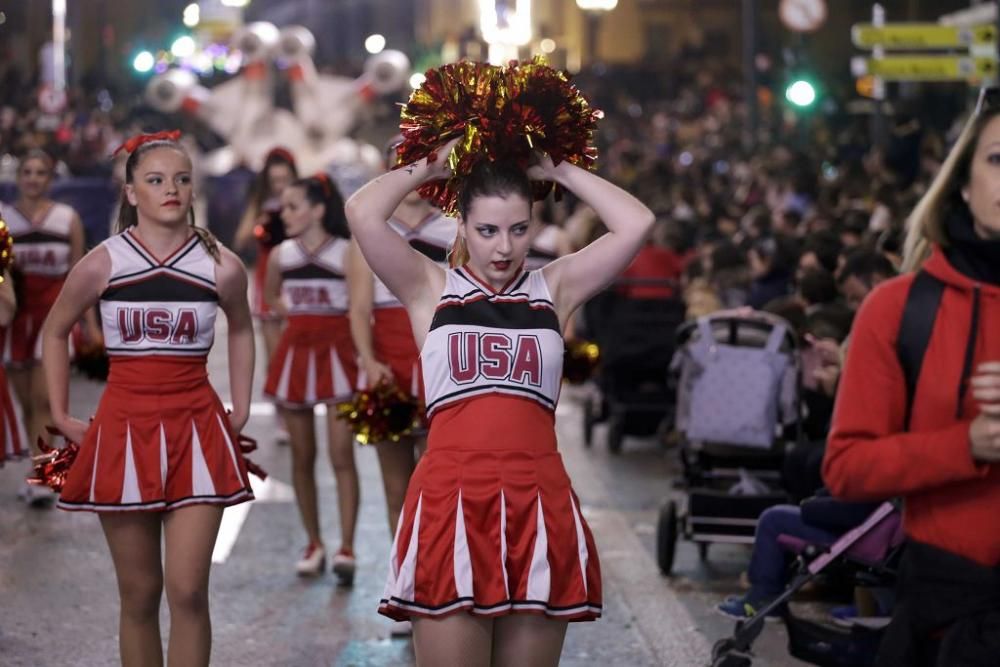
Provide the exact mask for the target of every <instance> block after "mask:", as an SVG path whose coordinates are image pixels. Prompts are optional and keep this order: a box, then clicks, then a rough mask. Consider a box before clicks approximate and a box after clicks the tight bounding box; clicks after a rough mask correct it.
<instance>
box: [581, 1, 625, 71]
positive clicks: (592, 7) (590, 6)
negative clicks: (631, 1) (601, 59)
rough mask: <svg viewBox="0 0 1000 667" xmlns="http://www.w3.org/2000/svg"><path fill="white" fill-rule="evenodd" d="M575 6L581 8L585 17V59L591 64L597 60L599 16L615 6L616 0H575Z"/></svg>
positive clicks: (616, 4)
mask: <svg viewBox="0 0 1000 667" xmlns="http://www.w3.org/2000/svg"><path fill="white" fill-rule="evenodd" d="M576 6H577V7H579V8H580V9H582V10H583V12H584V15H585V16H586V17H587V26H586V45H587V59H588V60H589V61H590V63H591V64H593V63H595V62H597V30H598V28H599V27H600V24H601V17H602V16H604V14H606V13H608V12H610V11H611V10H612V9H614V8H615V7H617V6H618V0H576Z"/></svg>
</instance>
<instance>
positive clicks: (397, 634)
mask: <svg viewBox="0 0 1000 667" xmlns="http://www.w3.org/2000/svg"><path fill="white" fill-rule="evenodd" d="M412 635H413V623H410V622H409V621H396V622H395V623H393V624H392V627H391V628H389V636H390V637H394V638H397V639H398V638H402V637H410V636H412Z"/></svg>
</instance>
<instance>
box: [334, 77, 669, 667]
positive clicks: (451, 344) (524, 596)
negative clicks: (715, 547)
mask: <svg viewBox="0 0 1000 667" xmlns="http://www.w3.org/2000/svg"><path fill="white" fill-rule="evenodd" d="M476 66H477V65H475V64H468V63H460V64H457V65H454V66H446V68H452V69H451V71H452V72H456V71H457V73H458V75H457V76H462V77H463V79H464V80H472V81H473V82H477V83H482V81H483V79H485V78H486V77H483V79H480V78H479V77H476V76H472V75H469V74H468V68H472V67H476ZM479 67H488V66H479ZM487 73H488V72H487ZM443 76H444V75H441V74H438V73H434V79H433V80H437V79H438V78H440V77H443ZM428 80H429V81H430V80H432V76H431V74H430V73H429V76H428ZM458 83H459V85H461V82H458ZM446 89H448V88H446ZM480 89H482V90H491V89H492V87H491V86H488V85H483V86H482V87H481V88H477V89H476V90H480ZM449 90H450V89H449ZM420 93H421V94H422V95H423V97H422V98H421V100H422V101H426V100H427V99H428V97H430V95H431V94H429V93H427V91H426V90H422V91H420ZM475 94H476V93H475V91H473V92H472V95H475ZM415 96H417V93H415ZM455 97H456V98H461V97H462V96H461V95H456V96H455ZM427 106H429V105H425V106H424V108H427ZM459 111H461V110H459ZM502 111H503V110H502V109H501V110H500V111H498V112H497V115H498V116H500V115H501V114H502ZM406 113H407V112H406V111H404V118H406V117H407V116H406ZM428 115H431V114H430V113H428ZM470 115H471V114H470ZM456 116H457V117H459V118H461V115H460V114H456ZM473 120H474V118H473ZM465 122H470V123H471V122H473V121H472V120H469V121H465ZM414 124H415V123H414ZM483 127H487V128H488V126H487V125H486V124H485V123H484V124H483V125H480V126H478V127H476V128H474V129H475V131H476V132H479V131H482V132H486V131H487V130H481V128H483ZM421 129H423V130H427V131H426V133H425V134H424V135H423V136H424V137H426V136H428V135H430V134H431V131H430V130H428V128H426V127H424V128H421ZM431 129H432V130H435V131H440V130H439V129H438V128H431ZM543 129H545V128H543ZM411 136H414V137H415V141H418V140H420V138H421V137H420V132H419V131H416V130H415V131H414V132H413V133H412V135H411ZM468 136H469V134H468V133H467V134H466V138H468ZM481 136H482V135H481ZM460 139H462V138H461V137H460V138H457V139H453V140H451V141H449V142H448V143H447V144H446V145H444V146H443V147H430V148H431V151H432V152H431V155H428V157H424V158H421V159H418V160H416V161H413V162H410V163H409V164H407V165H405V166H404V167H402V168H400V169H397V170H395V171H392V172H389V173H388V174H384V175H382V176H380V177H378V178H377V179H375V180H374V181H372V182H370V183H369V184H368V185H366V186H365V187H364V188H362V189H361V190H360V191H359V192H358V193H356V194H355V195H354V196H353V197H352V198H351V199H350V200H349V201H348V202H347V207H346V211H347V218H348V221H349V222H350V226H351V231H352V233H353V235H354V237H355V238H356V239H357V242H358V245H359V246H360V248H361V251H362V252H363V253H364V256H365V259H366V260H367V262H368V264H369V265H370V266H371V267H372V269H373V270H374V272H375V274H376V275H377V276H378V277H379V278H380V279H382V280H383V281H385V284H386V285H387V286H388V287H389V289H390V290H392V292H393V293H394V294H395V295H396V296H397V297H398V298H399V300H400V301H401V302H402V303H403V305H404V306H405V307H406V310H407V313H408V314H409V317H410V321H411V323H412V326H413V334H414V337H415V339H416V341H417V344H418V346H419V347H420V349H421V364H422V372H423V377H424V387H425V394H426V400H427V413H428V418H429V420H430V426H429V433H428V441H427V452H426V454H425V455H424V456H423V457H422V458H421V460H420V463H419V464H418V465H417V468H416V470H415V471H414V473H413V476H412V478H411V479H410V485H409V488H408V490H407V495H406V500H405V503H404V507H403V512H402V515H401V517H400V521H399V524H398V526H397V529H396V536H395V540H394V544H393V550H392V554H391V567H390V574H389V578H388V582H387V584H386V590H385V594H384V596H383V599H382V601H381V604H380V607H379V611H380V612H381V613H382V614H384V615H386V616H389V617H391V618H393V619H397V620H401V619H411V620H412V621H413V632H414V644H415V649H416V657H417V663H418V664H419V665H488V664H501V665H507V664H519V663H523V664H532V665H555V664H557V663H558V661H559V655H560V652H561V648H562V643H563V638H564V636H565V632H566V627H567V622H568V621H586V620H593V619H595V618H598V617H599V616H600V614H601V581H600V568H599V564H598V558H597V552H596V549H595V547H594V542H593V538H592V537H591V534H590V530H589V528H588V527H587V524H586V521H584V519H583V516H582V514H581V511H580V506H579V502H578V500H577V499H576V496H575V494H574V493H573V491H572V488H571V487H570V483H569V479H568V477H567V476H566V472H565V470H564V468H563V465H562V462H561V459H560V458H559V454H558V452H557V450H556V436H555V424H554V419H555V414H554V412H555V405H556V402H557V400H558V395H559V386H560V379H561V365H562V352H563V341H562V335H561V331H562V327H563V326H564V324H565V322H566V320H567V318H568V317H569V316H570V314H571V313H572V312H573V311H574V310H575V309H576V308H577V307H578V306H579V305H580V304H582V303H583V302H585V301H586V300H587V299H588V298H590V297H591V296H593V295H594V294H596V293H597V292H598V291H599V290H600V289H601V288H602V287H603V286H604V285H605V284H607V283H608V282H610V281H611V280H612V279H613V278H614V277H615V276H616V275H617V274H618V273H619V272H621V270H622V269H624V268H625V266H627V265H628V263H629V262H630V261H631V260H632V258H633V257H634V256H635V254H636V252H637V251H638V249H639V248H640V246H641V245H642V243H643V240H644V238H645V236H646V234H647V233H648V231H649V229H650V227H651V225H652V223H653V214H652V213H651V212H650V211H649V209H648V208H646V207H645V206H644V205H642V204H641V203H640V202H639V201H637V200H636V199H635V198H633V197H632V196H631V195H629V194H628V193H626V192H624V191H623V190H621V189H619V188H617V187H616V186H614V185H612V184H610V183H608V182H607V181H604V180H603V179H601V178H600V177H598V176H596V175H594V174H593V173H591V172H589V171H586V170H584V169H581V168H579V167H576V166H574V165H572V164H570V163H569V162H568V161H562V162H560V163H559V165H558V166H555V165H554V164H553V162H552V160H551V159H549V158H548V157H546V156H544V155H538V154H536V155H535V160H536V162H535V164H534V166H531V167H530V168H529V169H527V170H524V169H522V168H520V167H517V166H514V165H513V163H509V164H508V163H503V162H500V163H497V162H490V161H489V159H488V157H487V155H489V154H490V153H489V151H488V150H487V149H488V148H492V149H496V148H497V146H498V144H487V143H486V142H487V141H492V140H493V139H492V138H491V137H490V136H489V135H487V136H486V139H484V140H483V142H484V143H483V144H481V145H482V146H483V151H482V153H470V152H469V150H470V149H469V147H470V146H476V143H475V142H468V141H465V142H462V148H461V151H457V152H456V153H455V154H454V155H452V154H451V151H452V150H453V149H455V147H456V146H458V145H459V143H460ZM507 139H509V137H508V138H507ZM500 140H503V138H500ZM520 141H522V142H523V139H520ZM524 143H525V145H530V144H526V142H524ZM539 143H540V142H539ZM505 145H509V144H505ZM536 145H539V144H536ZM400 152H401V154H404V155H405V154H406V153H404V152H403V148H401V149H400ZM494 154H495V153H494ZM425 155H427V153H425ZM452 158H454V159H452ZM449 164H457V165H460V166H462V165H464V166H465V168H467V169H468V171H467V172H461V173H459V174H457V175H455V174H453V173H452V172H451V168H450V167H449ZM533 181H535V182H534V183H533ZM539 182H555V183H557V184H559V185H560V186H562V187H563V188H565V189H567V190H569V191H570V192H572V193H573V194H575V195H576V196H578V197H579V198H581V199H583V200H584V201H586V202H587V203H588V204H590V205H591V206H593V207H594V209H595V210H596V211H597V212H598V214H599V215H600V216H601V217H602V219H604V220H605V221H606V224H607V227H608V230H609V233H608V234H606V235H605V236H604V237H602V239H601V240H600V241H599V242H596V243H593V244H591V245H590V246H588V247H586V248H584V249H582V250H580V251H579V252H577V253H574V254H572V255H567V256H565V257H563V258H560V259H558V260H556V261H553V262H551V263H550V264H548V265H547V266H546V267H545V268H544V269H542V270H540V271H525V270H524V262H525V258H526V257H527V254H528V248H529V246H530V243H531V239H532V237H533V236H534V235H535V234H537V231H538V230H537V226H536V225H537V223H536V222H534V221H533V220H532V218H531V202H532V199H533V186H536V185H537V186H539V189H541V187H543V186H541V184H540V183H539ZM432 183H433V188H432V189H434V190H435V192H438V193H440V192H442V190H441V189H438V185H439V184H442V183H444V186H443V188H444V190H443V192H444V193H445V195H447V194H448V193H449V191H451V190H453V191H454V192H455V197H456V198H457V208H458V212H459V215H460V219H459V224H458V234H457V237H456V239H455V246H454V250H453V253H452V257H451V261H452V266H453V267H454V268H452V269H450V270H447V271H446V270H443V269H442V268H441V267H440V266H438V265H437V264H435V263H434V262H432V261H430V260H429V259H427V258H426V257H425V256H423V255H421V254H420V253H419V252H416V251H415V250H414V249H413V248H411V247H410V246H409V245H408V244H407V243H406V242H405V241H404V240H403V239H402V238H401V237H400V235H399V234H398V233H396V232H395V231H394V230H393V229H392V228H391V227H390V226H389V225H388V224H386V221H387V220H388V219H389V218H390V217H391V215H392V212H393V211H394V210H395V208H396V207H397V206H398V205H399V203H400V202H401V201H402V199H403V198H404V197H405V196H406V193H408V192H410V191H412V190H414V189H416V188H418V187H422V186H425V185H431V184H432ZM445 198H446V201H447V196H446V197H445ZM445 210H447V207H446V209H445Z"/></svg>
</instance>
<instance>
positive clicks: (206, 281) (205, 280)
mask: <svg viewBox="0 0 1000 667" xmlns="http://www.w3.org/2000/svg"><path fill="white" fill-rule="evenodd" d="M164 268H166V269H168V270H170V271H172V272H174V273H179V274H181V275H182V276H187V277H188V278H190V279H191V280H197V281H198V282H199V283H200V284H203V285H204V286H205V288H206V289H211V290H212V291H213V292H214V291H215V282H214V281H212V280H209V279H208V278H206V277H205V276H199V275H198V274H196V273H191V272H190V271H185V270H184V269H178V268H177V267H176V266H168V267H164Z"/></svg>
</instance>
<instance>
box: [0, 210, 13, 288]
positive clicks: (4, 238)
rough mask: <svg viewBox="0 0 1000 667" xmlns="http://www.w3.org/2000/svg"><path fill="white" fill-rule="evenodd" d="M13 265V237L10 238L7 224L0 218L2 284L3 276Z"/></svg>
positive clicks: (0, 271)
mask: <svg viewBox="0 0 1000 667" xmlns="http://www.w3.org/2000/svg"><path fill="white" fill-rule="evenodd" d="M13 263H14V237H13V236H11V233H10V227H8V226H7V222H6V221H5V220H4V219H3V218H0V282H3V275H4V274H5V273H7V269H9V268H10V265H11V264H13Z"/></svg>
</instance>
